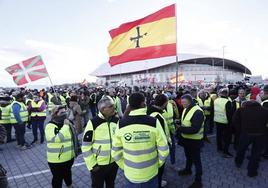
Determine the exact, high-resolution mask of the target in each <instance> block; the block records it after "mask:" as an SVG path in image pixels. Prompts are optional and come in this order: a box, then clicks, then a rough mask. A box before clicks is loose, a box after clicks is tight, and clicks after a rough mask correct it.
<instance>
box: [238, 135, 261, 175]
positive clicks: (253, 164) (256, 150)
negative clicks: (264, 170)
mask: <svg viewBox="0 0 268 188" xmlns="http://www.w3.org/2000/svg"><path fill="white" fill-rule="evenodd" d="M265 140H266V135H249V134H247V133H241V134H240V138H239V144H238V149H237V153H236V158H235V162H236V163H237V164H242V163H243V160H244V158H245V153H246V151H247V149H248V146H249V145H250V144H252V148H251V156H250V159H249V163H248V172H250V173H255V172H257V170H258V167H259V161H260V157H261V152H262V151H263V147H264V143H265Z"/></svg>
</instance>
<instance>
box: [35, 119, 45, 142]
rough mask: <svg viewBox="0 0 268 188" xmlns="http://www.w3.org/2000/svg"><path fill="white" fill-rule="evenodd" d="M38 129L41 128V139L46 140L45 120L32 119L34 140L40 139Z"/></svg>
mask: <svg viewBox="0 0 268 188" xmlns="http://www.w3.org/2000/svg"><path fill="white" fill-rule="evenodd" d="M37 129H39V132H40V141H41V142H44V135H45V133H44V121H42V120H38V121H32V130H33V135H34V141H37V140H38V136H37Z"/></svg>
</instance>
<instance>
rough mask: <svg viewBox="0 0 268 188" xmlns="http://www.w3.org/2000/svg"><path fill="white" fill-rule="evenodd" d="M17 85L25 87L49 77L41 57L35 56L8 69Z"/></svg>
mask: <svg viewBox="0 0 268 188" xmlns="http://www.w3.org/2000/svg"><path fill="white" fill-rule="evenodd" d="M6 71H7V72H8V73H9V74H11V75H12V77H13V80H14V82H15V83H16V84H17V85H19V86H20V85H24V84H27V83H29V82H32V81H35V80H39V79H41V78H45V77H47V76H48V72H47V69H46V66H45V64H44V62H43V60H42V58H41V56H35V57H32V58H30V59H27V60H24V61H22V62H20V63H17V64H15V65H11V66H10V67H7V68H6Z"/></svg>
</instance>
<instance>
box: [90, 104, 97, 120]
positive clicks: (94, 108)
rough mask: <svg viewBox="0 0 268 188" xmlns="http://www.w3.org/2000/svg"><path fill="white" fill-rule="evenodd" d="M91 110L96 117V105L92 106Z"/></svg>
mask: <svg viewBox="0 0 268 188" xmlns="http://www.w3.org/2000/svg"><path fill="white" fill-rule="evenodd" d="M90 110H91V114H92V117H95V116H96V105H92V106H90Z"/></svg>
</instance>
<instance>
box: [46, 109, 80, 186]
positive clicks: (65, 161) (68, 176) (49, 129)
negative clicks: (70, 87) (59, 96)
mask: <svg viewBox="0 0 268 188" xmlns="http://www.w3.org/2000/svg"><path fill="white" fill-rule="evenodd" d="M51 115H52V119H51V121H50V122H49V123H48V124H47V125H46V128H45V135H46V140H47V161H48V165H49V168H50V170H51V173H52V175H53V177H52V187H53V188H58V187H59V188H61V187H62V181H63V180H64V182H65V184H66V186H67V187H68V188H71V187H72V171H71V168H72V165H73V163H74V157H75V148H74V141H73V139H74V134H73V133H72V129H71V126H70V122H69V121H68V120H67V119H66V118H67V112H66V109H65V107H64V106H56V107H54V108H53V109H52V114H51Z"/></svg>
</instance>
